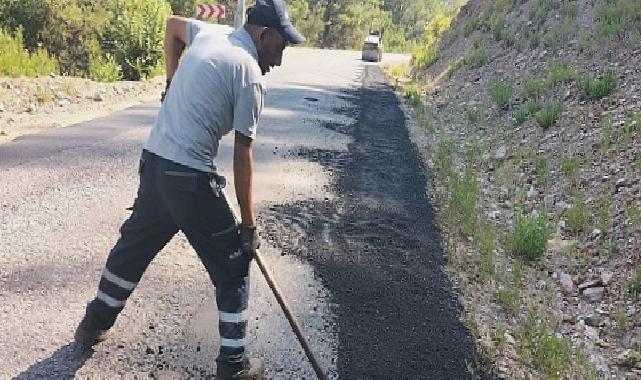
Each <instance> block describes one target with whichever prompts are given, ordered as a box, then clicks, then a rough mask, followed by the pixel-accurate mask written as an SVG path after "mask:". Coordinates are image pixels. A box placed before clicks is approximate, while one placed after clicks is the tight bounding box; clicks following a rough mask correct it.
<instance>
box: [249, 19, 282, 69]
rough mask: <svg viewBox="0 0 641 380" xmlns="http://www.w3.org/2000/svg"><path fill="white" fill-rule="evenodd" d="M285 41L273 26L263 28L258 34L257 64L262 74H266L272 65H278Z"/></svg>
mask: <svg viewBox="0 0 641 380" xmlns="http://www.w3.org/2000/svg"><path fill="white" fill-rule="evenodd" d="M286 46H287V41H285V39H284V38H283V36H282V35H281V34H280V32H278V30H276V29H274V28H265V29H263V31H262V33H261V35H260V46H259V47H258V49H256V50H257V51H258V66H260V70H261V71H262V73H263V75H265V74H267V73H268V72H269V71H270V70H271V68H272V67H274V66H280V64H281V62H282V60H283V50H285V47H286Z"/></svg>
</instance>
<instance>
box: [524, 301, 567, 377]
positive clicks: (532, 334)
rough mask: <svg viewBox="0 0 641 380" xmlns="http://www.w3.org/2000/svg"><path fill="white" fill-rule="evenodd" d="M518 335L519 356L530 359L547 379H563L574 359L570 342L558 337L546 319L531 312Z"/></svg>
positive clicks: (533, 311) (534, 311)
mask: <svg viewBox="0 0 641 380" xmlns="http://www.w3.org/2000/svg"><path fill="white" fill-rule="evenodd" d="M516 335H517V338H518V346H517V350H518V351H517V352H518V353H519V356H521V357H522V358H526V359H528V360H529V361H530V362H531V363H532V364H533V365H534V367H536V368H537V369H538V370H540V371H541V372H542V373H543V374H544V375H545V376H546V378H548V379H560V378H563V375H564V373H565V372H566V371H567V370H568V368H569V365H570V363H571V358H572V349H571V346H570V342H568V341H567V340H566V339H563V338H560V337H557V336H556V335H555V334H554V332H553V331H552V329H551V328H550V326H549V325H548V322H547V320H546V319H545V318H539V316H538V315H537V313H536V310H534V309H533V310H531V311H530V313H529V315H528V318H527V320H526V321H525V323H524V324H523V326H522V327H521V329H520V330H519V331H518V332H517V334H516Z"/></svg>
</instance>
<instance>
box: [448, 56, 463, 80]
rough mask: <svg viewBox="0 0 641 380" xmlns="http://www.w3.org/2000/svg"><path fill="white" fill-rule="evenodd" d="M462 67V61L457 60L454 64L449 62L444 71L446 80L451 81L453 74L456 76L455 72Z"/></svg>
mask: <svg viewBox="0 0 641 380" xmlns="http://www.w3.org/2000/svg"><path fill="white" fill-rule="evenodd" d="M462 65H463V59H457V60H455V61H454V62H450V63H449V64H448V65H447V69H446V70H445V76H446V77H447V78H448V79H451V78H452V77H453V76H454V74H456V72H457V71H459V69H460V68H461V66H462Z"/></svg>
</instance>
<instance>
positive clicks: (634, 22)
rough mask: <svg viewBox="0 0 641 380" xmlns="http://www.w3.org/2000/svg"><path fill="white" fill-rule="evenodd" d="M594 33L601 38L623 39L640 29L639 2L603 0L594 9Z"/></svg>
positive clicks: (635, 0)
mask: <svg viewBox="0 0 641 380" xmlns="http://www.w3.org/2000/svg"><path fill="white" fill-rule="evenodd" d="M595 24H596V25H595V29H596V35H597V37H598V38H600V39H602V40H623V39H626V38H630V37H632V36H633V33H634V32H635V31H636V32H637V33H638V31H639V30H641V2H639V1H638V0H616V1H614V0H605V1H602V2H601V4H599V5H598V6H597V7H596V10H595Z"/></svg>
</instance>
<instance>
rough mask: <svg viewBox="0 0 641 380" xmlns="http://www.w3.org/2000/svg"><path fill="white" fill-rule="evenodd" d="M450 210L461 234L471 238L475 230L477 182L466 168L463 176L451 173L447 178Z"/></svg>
mask: <svg viewBox="0 0 641 380" xmlns="http://www.w3.org/2000/svg"><path fill="white" fill-rule="evenodd" d="M449 185H450V196H451V198H450V210H451V212H452V213H453V215H454V216H455V218H456V219H457V221H458V222H459V226H460V228H461V232H463V233H464V234H465V235H467V236H472V235H473V234H474V232H475V230H476V224H477V223H476V221H477V217H476V206H477V203H478V197H479V188H478V180H477V179H476V176H475V175H474V172H473V171H472V168H470V167H468V168H467V169H466V170H465V174H464V175H463V176H459V174H458V173H456V172H455V171H452V172H451V173H450V177H449Z"/></svg>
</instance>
